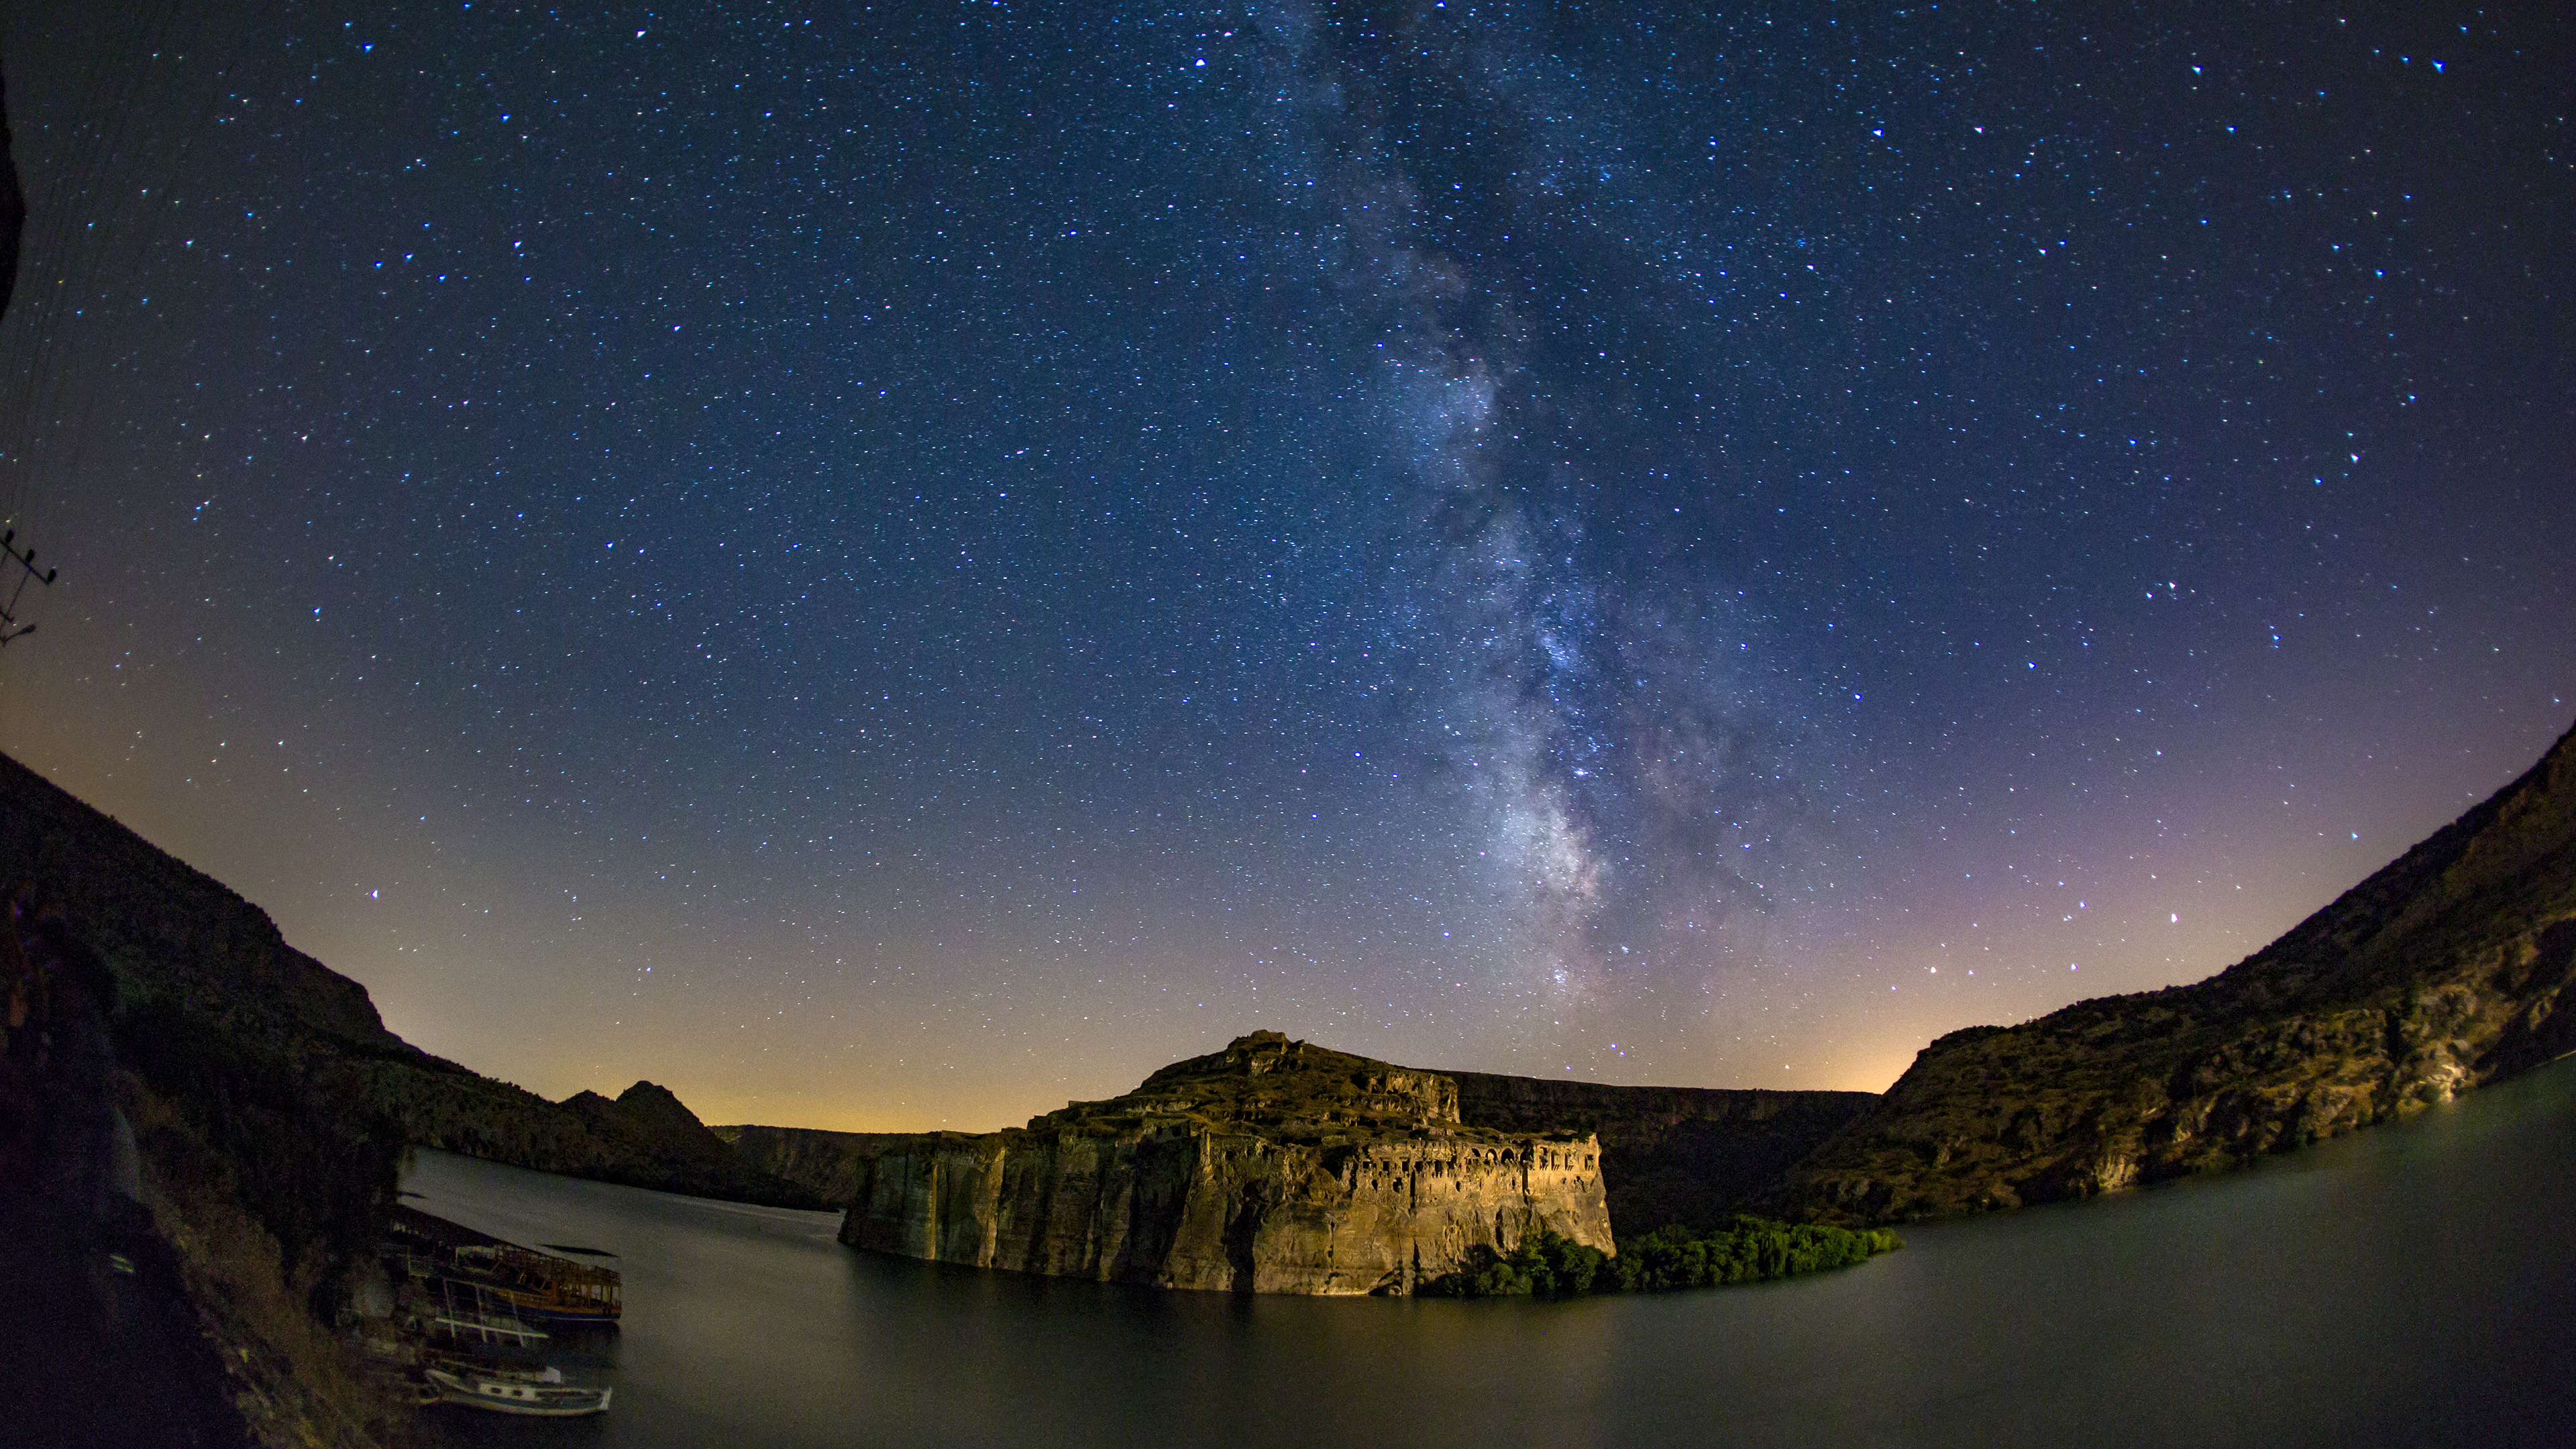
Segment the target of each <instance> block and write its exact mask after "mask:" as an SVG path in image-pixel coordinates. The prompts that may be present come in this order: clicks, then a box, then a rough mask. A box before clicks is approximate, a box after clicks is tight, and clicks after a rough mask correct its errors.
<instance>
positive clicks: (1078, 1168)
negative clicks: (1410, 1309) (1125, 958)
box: [841, 1032, 1613, 1294]
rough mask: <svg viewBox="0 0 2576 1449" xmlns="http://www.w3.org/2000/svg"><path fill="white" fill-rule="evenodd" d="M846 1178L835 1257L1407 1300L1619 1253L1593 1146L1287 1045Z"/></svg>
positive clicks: (1435, 1088) (902, 1152)
mask: <svg viewBox="0 0 2576 1449" xmlns="http://www.w3.org/2000/svg"><path fill="white" fill-rule="evenodd" d="M855 1175H856V1178H857V1181H856V1183H855V1188H856V1191H855V1195H854V1197H853V1200H852V1203H851V1207H850V1210H849V1214H848V1216H847V1218H846V1219H845V1220H844V1222H843V1224H842V1228H841V1240H842V1241H843V1242H845V1243H852V1244H856V1245H857V1246H859V1247H862V1248H870V1249H874V1250H877V1251H880V1252H888V1253H900V1254H904V1255H906V1256H910V1257H916V1258H927V1259H931V1260H934V1261H938V1262H951V1263H971V1264H974V1265H977V1266H979V1267H996V1268H1010V1269H1015V1270H1018V1271H1022V1272H1030V1273H1050V1274H1060V1275H1069V1276H1076V1277H1085V1278H1098V1279H1103V1280H1114V1281H1119V1282H1132V1283H1151V1284H1155V1285H1158V1286H1162V1287H1168V1288H1211V1289H1229V1290H1232V1291H1235V1292H1260V1293H1317V1294H1334V1293H1406V1292H1410V1291H1412V1289H1413V1287H1414V1285H1415V1284H1416V1283H1418V1282H1420V1281H1422V1280H1423V1279H1426V1278H1431V1277H1436V1276H1438V1275H1440V1274H1443V1273H1447V1272H1451V1271H1453V1270H1456V1269H1459V1268H1461V1267H1464V1266H1466V1265H1467V1264H1468V1263H1469V1262H1470V1261H1471V1259H1472V1258H1473V1256H1474V1255H1473V1253H1472V1250H1473V1249H1475V1248H1478V1247H1485V1248H1491V1249H1494V1250H1496V1251H1498V1252H1504V1253H1508V1252H1510V1251H1511V1250H1512V1249H1513V1248H1515V1247H1517V1246H1518V1245H1519V1244H1520V1241H1521V1240H1522V1239H1523V1238H1524V1237H1527V1236H1529V1235H1532V1234H1534V1233H1537V1232H1539V1231H1541V1230H1547V1231H1552V1232H1555V1233H1558V1234H1561V1235H1563V1236H1564V1237H1567V1238H1570V1239H1573V1240H1574V1241H1576V1242H1579V1243H1583V1244H1586V1245H1589V1246H1592V1247H1596V1248H1600V1249H1602V1250H1603V1251H1605V1252H1606V1251H1610V1250H1611V1249H1612V1247H1613V1242H1612V1238H1611V1233H1610V1218H1609V1212H1608V1209H1607V1206H1606V1204H1605V1201H1604V1198H1603V1196H1602V1186H1601V1163H1600V1145H1599V1143H1598V1142H1596V1141H1595V1140H1594V1139H1593V1138H1592V1137H1591V1136H1589V1135H1588V1134H1587V1135H1584V1136H1573V1135H1569V1134H1558V1133H1535V1132H1522V1133H1514V1132H1504V1131H1497V1130H1494V1129H1491V1128H1480V1127H1471V1126H1468V1125H1466V1124H1465V1123H1462V1122H1461V1121H1460V1120H1459V1115H1458V1089H1457V1085H1456V1083H1455V1082H1453V1081H1452V1080H1451V1079H1450V1078H1448V1077H1446V1076H1443V1075H1441V1074H1438V1073H1434V1072H1422V1071H1415V1070H1412V1069H1409V1068H1405V1067H1398V1066H1393V1065H1390V1064H1388V1063H1386V1062H1379V1061H1371V1060H1370V1059H1368V1058H1366V1057H1357V1056H1350V1055H1347V1054H1345V1053H1342V1052H1335V1051H1327V1050H1325V1049H1323V1048H1321V1047H1315V1046H1310V1045H1308V1044H1307V1043H1304V1042H1292V1041H1290V1040H1288V1038H1287V1037H1285V1036H1283V1035H1281V1034H1280V1033H1278V1032H1255V1033H1253V1034H1252V1035H1250V1036H1246V1037H1241V1038H1238V1039H1236V1040H1235V1041H1234V1042H1233V1043H1231V1044H1229V1045H1228V1046H1227V1047H1226V1049H1225V1050H1224V1051H1222V1052H1219V1053H1216V1054H1214V1055H1211V1056H1204V1057H1193V1058H1191V1059H1190V1060H1188V1061H1184V1062H1178V1063H1175V1064H1173V1065H1171V1066H1168V1067H1165V1068H1163V1069H1162V1070H1161V1071H1158V1072H1156V1073H1154V1074H1153V1075H1152V1076H1151V1077H1148V1078H1146V1080H1145V1083H1144V1085H1142V1086H1140V1087H1138V1088H1137V1089H1136V1090H1135V1091H1133V1092H1130V1093H1128V1094H1126V1095H1125V1096H1122V1097H1115V1098H1112V1099H1110V1100H1108V1101H1106V1102H1075V1103H1071V1104H1068V1105H1067V1106H1066V1107H1065V1109H1064V1110H1062V1111H1060V1112H1050V1113H1048V1114H1046V1115H1045V1116H1042V1117H1038V1118H1034V1119H1032V1120H1031V1121H1030V1123H1029V1125H1028V1126H1027V1127H1025V1128H1018V1129H1013V1130H1009V1131H1003V1132H993V1133H986V1134H983V1135H981V1136H967V1135H963V1134H956V1133H941V1134H937V1135H936V1136H931V1137H925V1138H922V1139H918V1140H917V1141H916V1142H914V1143H911V1144H905V1145H897V1146H893V1147H891V1148H889V1149H888V1150H885V1151H883V1152H880V1153H878V1154H876V1155H874V1156H872V1157H869V1158H867V1159H865V1160H864V1161H863V1162H862V1163H861V1164H860V1165H859V1166H858V1167H857V1169H856V1174H855Z"/></svg>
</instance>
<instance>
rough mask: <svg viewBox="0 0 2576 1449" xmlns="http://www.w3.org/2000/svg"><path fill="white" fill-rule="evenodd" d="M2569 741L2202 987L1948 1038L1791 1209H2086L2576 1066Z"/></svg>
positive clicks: (1824, 1213) (1849, 1137)
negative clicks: (2536, 1071) (2539, 1072)
mask: <svg viewBox="0 0 2576 1449" xmlns="http://www.w3.org/2000/svg"><path fill="white" fill-rule="evenodd" d="M2571 977H2576V730H2571V731H2570V732H2569V733H2568V734H2566V735H2564V736H2561V737H2560V739H2559V741H2558V743H2557V744H2556V745H2555V746H2554V747H2552V748H2551V749H2550V751H2549V753H2548V754H2547V755H2545V756H2544V757H2543V758H2542V759H2541V761H2540V763H2538V764H2537V765H2534V766H2533V767H2532V768H2531V770H2530V771H2529V772H2528V773H2526V774H2524V775H2523V776H2522V778H2520V779H2518V780H2516V781H2514V782H2513V783H2512V784H2510V785H2508V786H2506V787H2505V788H2504V789H2502V790H2500V791H2498V792H2497V793H2496V794H2495V795H2494V797H2493V798H2491V799H2489V800H2487V801H2485V802H2484V803H2483V804H2480V805H2478V806H2477V807H2476V808H2474V809H2472V810H2470V811H2469V812H2468V813H2467V814H2466V815H2463V816H2461V817H2460V819H2459V820H2458V821H2456V822H2454V823H2453V824H2451V825H2449V826H2446V827H2444V828H2443V829H2442V830H2440V831H2439V832H2437V833H2435V834H2434V835H2433V836H2432V837H2431V838H2430V839H2427V840H2426V841H2424V842H2423V843H2422V844H2420V845H2418V846H2416V847H2415V848H2414V849H2412V850H2410V851H2408V852H2406V854H2405V855H2403V856H2401V857H2399V858H2398V859H2397V860H2396V861H2394V862H2393V863H2391V864H2390V865H2389V866H2387V867H2386V868H2385V869H2383V870H2381V871H2379V872H2378V873H2377V874H2375V875H2373V876H2371V877H2370V878H2369V879H2368V880H2366V881H2363V882H2362V883H2361V884H2360V885H2358V886H2356V887H2354V888H2353V889H2352V890H2350V891H2348V892H2346V893H2345V894H2344V895H2343V897H2342V898H2341V899H2339V900H2337V901H2335V902H2334V903H2333V904H2332V905H2329V906H2327V907H2326V908H2325V909H2324V910H2321V911H2319V912H2317V913H2316V914H2315V915H2313V916H2310V917H2309V918H2308V919H2307V920H2305V921H2303V922H2301V923H2300V924H2299V926H2298V927H2297V928H2296V929H2294V930H2292V931H2291V932H2290V933H2289V934H2288V935H2286V936H2283V937H2282V938H2281V939H2280V940H2278V941H2275V942H2273V943H2272V944H2271V945H2270V946H2267V947H2265V948H2264V949H2263V950H2261V951H2259V952H2257V953H2255V954H2254V955H2253V956H2251V957H2249V958H2247V959H2246V960H2245V961H2243V962H2241V963H2239V964H2237V965H2236V966H2233V967H2230V968H2229V969H2228V970H2226V971H2225V972H2222V973H2221V974H2219V975H2217V976H2214V977H2212V978H2210V979H2209V980H2207V981H2202V982H2199V983H2197V984H2194V985H2190V986H2178V987H2172V988H2169V989H2167V990H2163V991H2150V992H2144V993H2140V994H2138V995H2133V996H2109V997H2103V998H2100V999H2098V1000H2093V1001H2083V1002H2078V1003H2076V1004H2075V1005H2073V1006H2070V1007H2067V1008H2066V1009H2065V1010H2063V1011H2058V1012H2054V1013H2052V1014H2050V1015H2048V1016H2044V1017H2041V1018H2040V1019H2039V1020H2037V1021H2033V1022H2029V1023H2027V1024H2025V1025H2022V1026H2016V1027H1992V1026H1982V1027H1971V1028H1969V1029H1967V1030H1964V1031H1955V1032H1952V1033H1950V1034H1949V1035H1947V1036H1944V1037H1942V1038H1941V1039H1939V1040H1938V1041H1935V1042H1933V1043H1932V1044H1931V1045H1930V1046H1928V1047H1925V1048H1924V1049H1923V1051H1922V1053H1921V1054H1920V1055H1919V1056H1917V1057H1916V1058H1915V1061H1914V1065H1913V1066H1912V1068H1910V1069H1909V1070H1908V1071H1907V1072H1906V1073H1905V1075H1904V1076H1903V1077H1902V1078H1900V1079H1898V1081H1897V1083H1896V1085H1895V1086H1893V1087H1891V1088H1889V1089H1888V1091H1887V1093H1886V1095H1885V1096H1884V1097H1883V1098H1881V1099H1880V1101H1879V1102H1878V1103H1877V1105H1876V1106H1874V1107H1872V1108H1871V1109H1870V1110H1869V1111H1868V1112H1867V1113H1865V1114H1863V1115H1862V1116H1860V1117H1859V1118H1858V1119H1857V1120H1855V1121H1853V1122H1852V1123H1851V1125H1849V1126H1848V1127H1846V1128H1844V1129H1843V1130H1842V1131H1841V1132H1839V1133H1837V1134H1836V1135H1834V1136H1833V1137H1831V1138H1829V1139H1828V1140H1827V1141H1826V1142H1825V1143H1824V1144H1823V1145H1822V1146H1820V1147H1819V1148H1817V1149H1816V1151H1815V1152H1814V1153H1813V1154H1811V1155H1810V1156H1809V1157H1808V1158H1807V1159H1806V1160H1805V1161H1804V1162H1802V1163H1800V1164H1798V1165H1797V1167H1796V1168H1795V1169H1794V1170H1793V1171H1792V1172H1791V1173H1790V1174H1789V1177H1788V1180H1787V1182H1786V1183H1785V1184H1784V1185H1783V1187H1782V1188H1781V1189H1780V1191H1779V1193H1778V1200H1779V1202H1780V1203H1781V1204H1782V1205H1784V1206H1787V1207H1791V1208H1794V1209H1797V1210H1800V1211H1803V1212H1805V1213H1807V1214H1809V1215H1812V1216H1817V1217H1822V1218H1828V1219H1840V1220H1864V1221H1894V1220H1901V1219H1907V1218H1920V1217H1931V1216H1940V1215H1945V1214H1951V1213H1961V1212H1972V1211H1977V1210H1981V1209H1991V1208H2007V1207H2015V1206H2019V1205H2021V1204H2025V1203H2035V1202H2046V1201H2049V1200H2051V1199H2057V1198H2067V1197H2082V1196H2086V1195H2089V1194H2092V1193H2098V1192H2105V1191H2110V1190H2112V1189H2116V1188H2122V1187H2127V1186H2129V1185H2131V1184H2135V1183H2144V1182H2154V1181H2157V1180H2159V1179H2164V1178H2171V1177H2179V1176H2182V1175H2184V1174H2188V1173H2194V1172H2201V1171H2206V1170H2208V1169H2211V1168H2216V1167H2224V1166H2227V1165H2229V1164H2232V1163H2236V1162H2240V1161H2243V1160H2245V1159H2247V1158H2249V1157H2253V1156H2257V1155H2259V1154H2263V1153H2268V1152H2278V1151H2283V1150H2286V1149H2289V1148H2292V1147H2296V1146H2299V1145H2301V1144H2303V1143H2308V1142H2313V1141H2316V1140H2318V1139H2319V1138H2323V1137H2330V1136H2333V1135H2335V1134H2337V1133H2341V1132H2347V1131H2350V1130H2352V1129H2353V1128H2356V1127H2361V1126H2366V1125H2368V1124H2370V1123H2374V1122H2379V1121H2384V1120H2386V1119H2388V1118H2391V1117H2396V1116H2402V1115H2405V1114H2407V1113H2409V1112H2413V1111H2416V1110H2418V1109H2420V1108H2422V1107H2425V1106H2427V1105H2429V1104H2432V1103H2435V1102H2442V1101H2447V1100H2449V1099H2450V1098H2451V1097H2452V1096H2454V1095H2456V1094H2457V1093H2460V1092H2463V1091H2466V1090H2468V1089H2470V1088H2472V1087H2477V1086H2482V1085H2484V1084H2486V1083H2488V1082H2492V1081H2495V1080H2497V1079H2498V1078H2501V1077H2506V1076H2510V1075H2512V1074H2514V1073H2516V1072H2520V1071H2524V1070H2527V1069H2529V1068H2531V1067H2534V1066H2538V1065H2540V1064H2542V1063H2544V1062H2547V1061H2550V1060H2552V1059H2554V1058H2556V1057H2558V1056H2561V1055H2563V1054H2565V1053H2567V1052H2569V1051H2571V1050H2576V995H2571V994H2570V993H2569V991H2568V986H2569V983H2570V979H2571Z"/></svg>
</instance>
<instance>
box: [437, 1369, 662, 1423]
mask: <svg viewBox="0 0 2576 1449" xmlns="http://www.w3.org/2000/svg"><path fill="white" fill-rule="evenodd" d="M421 1375H422V1377H424V1378H426V1379H428V1380H429V1382H430V1384H431V1386H432V1387H434V1388H436V1389H437V1390H438V1397H439V1401H440V1402H442V1403H449V1404H470V1405H472V1406H473V1407H475V1408H478V1409H490V1410H492V1411H493V1412H494V1413H499V1414H528V1415H533V1416H536V1417H539V1418H548V1419H571V1418H578V1417H580V1416H581V1415H584V1414H601V1413H606V1412H607V1411H608V1400H609V1396H610V1395H612V1394H614V1393H615V1392H616V1390H614V1389H611V1388H605V1387H603V1388H596V1389H591V1388H583V1387H581V1386H579V1385H577V1384H568V1383H565V1382H564V1378H563V1371H562V1370H560V1369H556V1368H538V1367H534V1366H529V1367H520V1366H517V1365H513V1364H497V1363H485V1362H479V1361H476V1360H473V1359H441V1360H439V1361H438V1362H436V1363H433V1364H431V1365H429V1366H428V1367H426V1368H424V1369H422V1370H421Z"/></svg>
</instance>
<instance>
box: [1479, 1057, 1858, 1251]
mask: <svg viewBox="0 0 2576 1449" xmlns="http://www.w3.org/2000/svg"><path fill="white" fill-rule="evenodd" d="M1448 1075H1449V1077H1450V1079H1451V1080H1453V1081H1455V1082H1456V1083H1457V1084H1458V1115H1459V1118H1460V1119H1461V1120H1462V1121H1464V1122H1466V1123H1467V1124H1468V1125H1469V1126H1472V1127H1490V1128H1493V1129H1495V1130H1496V1131H1501V1132H1589V1133H1592V1134H1594V1135H1595V1136H1597V1137H1599V1138H1600V1141H1601V1178H1602V1181H1603V1183H1604V1184H1606V1188H1607V1192H1608V1196H1609V1206H1610V1227H1611V1230H1612V1231H1614V1232H1616V1233H1617V1234H1618V1235H1619V1237H1620V1238H1621V1239H1622V1240H1628V1239H1634V1238H1636V1237H1639V1236H1642V1235H1643V1234H1645V1233H1648V1232H1652V1231H1653V1230H1654V1229H1656V1228H1659V1227H1662V1226H1664V1225H1665V1224H1667V1223H1681V1224H1684V1225H1686V1226H1689V1227H1694V1228H1706V1227H1709V1226H1712V1225H1714V1224H1716V1223H1718V1222H1721V1221H1723V1220H1724V1219H1725V1218H1726V1217H1727V1216H1728V1215H1730V1214H1732V1213H1736V1212H1741V1211H1743V1210H1744V1209H1746V1208H1747V1207H1749V1206H1751V1205H1753V1204H1754V1203H1755V1202H1757V1201H1759V1200H1761V1199H1762V1198H1763V1197H1764V1196H1765V1195H1766V1194H1768V1193H1770V1192H1772V1191H1774V1190H1775V1189H1776V1188H1777V1187H1778V1185H1779V1182H1780V1176H1781V1174H1782V1173H1783V1172H1785V1171H1787V1170H1788V1168H1789V1166H1790V1165H1791V1164H1792V1163H1795V1162H1796V1161H1797V1160H1798V1159H1800V1158H1802V1157H1804V1156H1806V1155H1807V1154H1808V1152H1810V1151H1812V1150H1813V1149H1814V1148H1815V1147H1816V1145H1817V1144H1818V1143H1820V1142H1823V1141H1824V1140H1825V1139H1826V1138H1828V1137H1830V1136H1832V1135H1833V1134H1834V1133H1835V1132H1837V1131H1839V1130H1841V1128H1842V1127H1843V1126H1845V1125H1846V1124H1848V1123H1849V1122H1850V1121H1851V1120H1852V1119H1853V1118H1855V1117H1858V1116H1859V1115H1860V1114H1861V1113H1862V1112H1864V1111H1866V1110H1868V1109H1869V1108H1870V1107H1871V1106H1873V1105H1875V1104H1876V1103H1877V1101H1878V1097H1877V1095H1876V1094H1875V1093H1871V1092H1777V1091H1759V1090H1720V1089H1716V1088H1707V1087H1616V1086H1608V1085H1604V1084H1602V1083H1598V1082H1566V1081H1550V1080H1548V1079H1546V1078H1543V1077H1506V1076H1494V1075H1490V1074H1487V1073H1484V1072H1451V1073H1449V1074H1448Z"/></svg>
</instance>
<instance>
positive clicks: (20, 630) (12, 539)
mask: <svg viewBox="0 0 2576 1449" xmlns="http://www.w3.org/2000/svg"><path fill="white" fill-rule="evenodd" d="M0 553H5V554H7V555H9V558H10V560H11V561H12V562H14V563H16V564H17V565H18V582H17V585H16V587H14V588H12V589H10V590H9V602H8V604H7V605H5V606H0V645H6V644H7V643H8V642H9V641H10V640H12V639H15V638H18V637H20V636H21V635H26V634H33V633H35V632H36V626H35V625H34V624H21V623H19V622H18V600H19V599H20V598H21V597H22V596H23V595H25V593H26V592H27V585H28V583H29V582H30V581H33V582H35V583H40V584H43V585H45V586H46V587H48V588H51V587H52V586H53V582H54V573H55V570H53V569H47V570H45V571H44V572H43V573H38V572H36V551H35V550H34V549H33V548H20V547H19V546H18V530H16V529H14V528H13V529H10V530H9V531H8V532H6V533H0Z"/></svg>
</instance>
